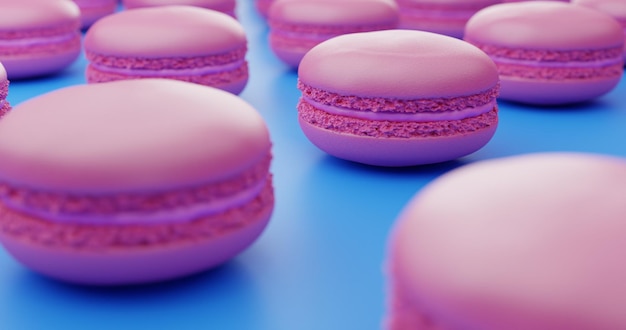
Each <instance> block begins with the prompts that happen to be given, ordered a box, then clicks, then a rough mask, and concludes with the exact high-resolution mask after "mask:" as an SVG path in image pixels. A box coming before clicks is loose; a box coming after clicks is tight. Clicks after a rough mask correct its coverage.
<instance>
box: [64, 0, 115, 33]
mask: <svg viewBox="0 0 626 330" xmlns="http://www.w3.org/2000/svg"><path fill="white" fill-rule="evenodd" d="M72 1H74V2H75V3H76V4H77V5H78V8H80V20H81V28H83V29H87V28H89V27H90V26H91V24H93V23H94V22H95V21H97V20H98V19H100V18H102V17H104V16H106V15H110V14H112V13H114V12H115V10H116V9H117V6H118V2H117V0H72Z"/></svg>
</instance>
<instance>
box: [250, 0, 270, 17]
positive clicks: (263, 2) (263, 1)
mask: <svg viewBox="0 0 626 330" xmlns="http://www.w3.org/2000/svg"><path fill="white" fill-rule="evenodd" d="M272 2H274V0H254V7H255V8H256V10H257V11H258V12H259V14H260V15H261V17H263V18H267V15H268V13H269V11H270V6H271V5H272Z"/></svg>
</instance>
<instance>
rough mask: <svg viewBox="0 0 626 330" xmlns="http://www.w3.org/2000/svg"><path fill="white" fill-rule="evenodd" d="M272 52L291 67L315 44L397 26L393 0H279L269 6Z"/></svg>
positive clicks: (295, 65)
mask: <svg viewBox="0 0 626 330" xmlns="http://www.w3.org/2000/svg"><path fill="white" fill-rule="evenodd" d="M268 23H269V26H270V32H269V42H270V47H271V49H272V51H273V52H274V53H275V54H276V56H278V58H279V59H281V60H282V61H283V62H285V63H286V64H287V65H289V66H291V67H294V68H295V67H297V66H298V64H299V63H300V60H302V57H303V56H304V54H306V52H308V51H309V50H310V49H311V48H313V47H314V46H315V45H317V44H319V43H320V42H322V41H325V40H328V39H330V38H333V37H336V36H338V35H342V34H347V33H355V32H367V31H378V30H389V29H395V28H396V27H397V25H398V8H397V6H396V4H395V3H394V2H393V1H392V0H341V1H337V0H316V1H302V0H276V1H275V2H274V3H272V5H271V6H270V9H269V17H268Z"/></svg>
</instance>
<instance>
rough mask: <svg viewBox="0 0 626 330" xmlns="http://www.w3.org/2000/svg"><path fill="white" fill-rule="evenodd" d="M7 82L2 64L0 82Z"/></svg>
mask: <svg viewBox="0 0 626 330" xmlns="http://www.w3.org/2000/svg"><path fill="white" fill-rule="evenodd" d="M5 80H7V70H6V69H5V68H4V66H3V65H2V63H0V81H5Z"/></svg>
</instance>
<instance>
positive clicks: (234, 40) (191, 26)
mask: <svg viewBox="0 0 626 330" xmlns="http://www.w3.org/2000/svg"><path fill="white" fill-rule="evenodd" d="M246 43H247V41H246V34H245V32H244V30H243V27H242V26H241V24H240V23H239V22H237V20H235V19H234V18H232V17H230V16H228V15H226V14H224V13H221V12H217V11H214V10H210V9H205V8H200V7H193V6H162V7H149V8H139V9H133V10H127V11H122V12H118V13H116V14H113V15H109V16H106V17H104V18H102V19H100V20H98V21H97V22H96V23H95V24H94V25H93V26H91V28H90V29H89V30H88V31H87V34H86V35H85V40H84V46H85V49H86V50H88V51H91V52H94V53H97V54H101V55H107V54H110V55H114V56H118V57H145V58H158V57H176V56H180V57H195V56H206V55H210V54H219V53H224V52H229V51H233V50H236V49H241V48H243V47H246Z"/></svg>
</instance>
